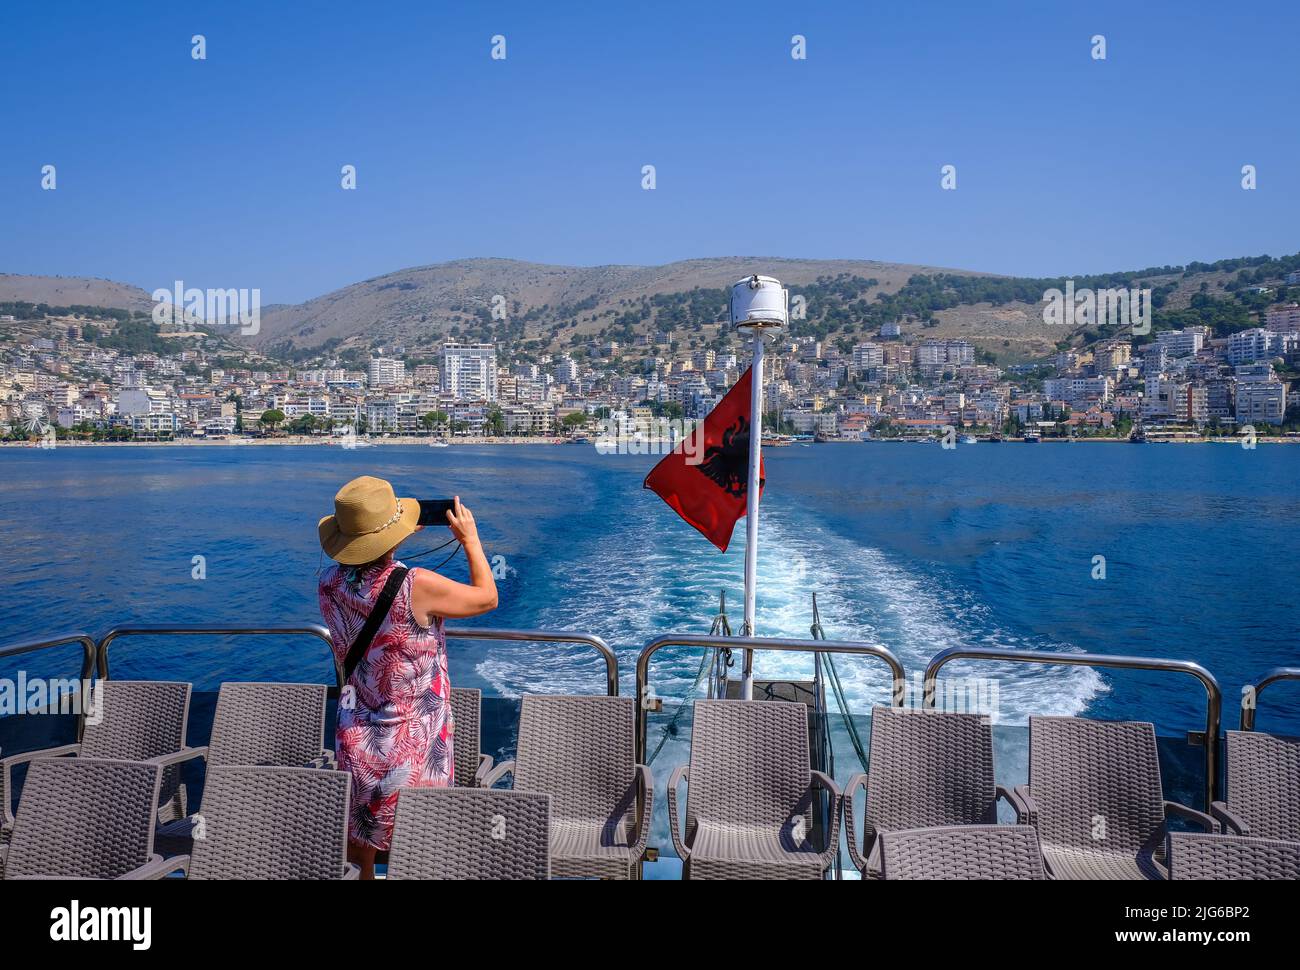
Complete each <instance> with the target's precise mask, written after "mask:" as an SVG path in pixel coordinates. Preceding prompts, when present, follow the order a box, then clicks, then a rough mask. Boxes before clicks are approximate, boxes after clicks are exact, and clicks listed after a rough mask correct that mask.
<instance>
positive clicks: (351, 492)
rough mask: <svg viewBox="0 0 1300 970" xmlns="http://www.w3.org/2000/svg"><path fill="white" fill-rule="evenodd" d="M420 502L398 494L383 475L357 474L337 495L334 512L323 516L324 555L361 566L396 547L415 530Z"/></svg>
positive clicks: (344, 562)
mask: <svg viewBox="0 0 1300 970" xmlns="http://www.w3.org/2000/svg"><path fill="white" fill-rule="evenodd" d="M419 519H420V503H419V502H418V501H416V500H415V499H413V498H398V497H397V496H396V495H394V494H393V486H392V485H390V484H388V482H386V481H384V480H383V479H382V478H371V477H370V476H369V475H362V476H361V477H360V478H354V479H352V481H350V482H348V483H347V484H346V485H344V486H343V487H342V488H340V489H339V491H338V494H337V495H335V496H334V514H333V515H327V516H325V518H323V519H321V520H320V525H319V526H318V529H319V531H320V546H321V548H322V549H324V550H325V555H327V556H329V557H330V558H331V559H333V560H334V561H336V562H341V563H343V564H344V565H346V566H360V565H363V564H364V563H368V562H370V561H372V560H375V559H378V558H379V557H380V556H382V555H383V554H384V553H386V552H388V551H390V550H392V549H396V548H397V546H398V545H399V544H400V543H401V541H402V540H403V539H405V538H406V537H407V536H409V535H411V534H412V533H414V532H415V529H416V525H417V523H418V522H419Z"/></svg>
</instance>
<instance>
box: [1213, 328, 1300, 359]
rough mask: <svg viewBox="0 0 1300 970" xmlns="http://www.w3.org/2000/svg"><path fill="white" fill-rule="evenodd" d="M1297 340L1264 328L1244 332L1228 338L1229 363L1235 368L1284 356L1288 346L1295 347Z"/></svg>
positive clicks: (1289, 335) (1288, 335)
mask: <svg viewBox="0 0 1300 970" xmlns="http://www.w3.org/2000/svg"><path fill="white" fill-rule="evenodd" d="M1295 340H1296V338H1295V337H1293V336H1292V335H1291V334H1282V333H1277V332H1274V331H1272V330H1265V329H1264V328H1263V327H1255V328H1254V329H1252V330H1242V331H1241V332H1240V333H1234V334H1232V335H1230V336H1229V337H1228V363H1229V364H1233V365H1234V366H1235V365H1237V364H1249V363H1252V362H1253V361H1257V360H1268V359H1269V358H1270V357H1279V356H1282V355H1283V354H1285V353H1286V352H1287V349H1288V345H1293V344H1294V342H1295Z"/></svg>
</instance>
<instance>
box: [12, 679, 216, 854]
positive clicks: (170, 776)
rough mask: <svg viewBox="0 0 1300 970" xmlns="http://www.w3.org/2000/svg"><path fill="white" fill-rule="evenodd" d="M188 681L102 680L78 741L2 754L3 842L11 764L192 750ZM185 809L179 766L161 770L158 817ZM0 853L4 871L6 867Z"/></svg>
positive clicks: (122, 758) (166, 817)
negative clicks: (187, 739)
mask: <svg viewBox="0 0 1300 970" xmlns="http://www.w3.org/2000/svg"><path fill="white" fill-rule="evenodd" d="M190 690H191V686H190V685H189V684H182V683H174V682H171V681H152V680H102V681H99V682H98V683H97V684H96V685H95V688H94V698H95V704H96V710H95V711H94V716H93V717H88V718H86V720H85V724H84V730H83V731H82V737H81V740H80V741H79V742H75V743H73V744H64V745H59V746H58V747H54V748H39V749H37V750H35V751H24V752H22V753H20V754H14V755H10V756H9V757H7V758H3V759H0V847H2V846H4V845H5V844H7V843H8V841H9V837H10V832H11V830H12V828H13V823H14V816H13V811H12V806H11V800H12V798H13V795H14V784H13V769H14V768H15V767H16V766H18V765H21V764H27V763H30V762H33V761H36V760H37V759H40V758H66V757H81V758H101V759H110V760H120V761H148V760H151V759H154V758H158V757H160V756H162V755H170V754H174V753H176V752H184V751H189V750H191V749H187V748H186V747H185V731H186V726H187V724H188V722H189V713H190ZM184 814H185V790H184V787H183V786H182V785H181V780H180V770H179V768H177V767H176V766H175V765H170V766H168V767H167V768H166V770H165V771H164V772H163V779H162V785H161V787H160V791H159V800H158V818H159V821H160V822H168V821H172V820H174V819H176V818H179V817H181V816H182V815H184ZM3 866H4V860H3V857H0V874H3V871H4V868H3Z"/></svg>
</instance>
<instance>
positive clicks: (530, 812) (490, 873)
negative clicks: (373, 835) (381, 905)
mask: <svg viewBox="0 0 1300 970" xmlns="http://www.w3.org/2000/svg"><path fill="white" fill-rule="evenodd" d="M550 838H551V796H550V795H539V794H535V793H532V792H521V791H488V790H486V789H481V788H474V789H467V788H404V789H402V791H401V792H400V793H399V794H398V796H397V818H396V820H395V822H394V823H393V843H392V849H391V851H390V852H389V857H388V878H389V879H505V880H509V879H549V878H550V875H551V848H550Z"/></svg>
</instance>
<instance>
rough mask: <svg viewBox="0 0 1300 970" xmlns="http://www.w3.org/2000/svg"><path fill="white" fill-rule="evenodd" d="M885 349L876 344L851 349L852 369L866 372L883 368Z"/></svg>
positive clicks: (860, 345)
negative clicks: (875, 368)
mask: <svg viewBox="0 0 1300 970" xmlns="http://www.w3.org/2000/svg"><path fill="white" fill-rule="evenodd" d="M884 364H885V349H884V348H883V347H881V346H879V345H877V344H871V343H866V344H858V345H856V346H855V347H854V348H853V369H854V370H856V371H868V370H870V369H871V368H873V367H883V366H884Z"/></svg>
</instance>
